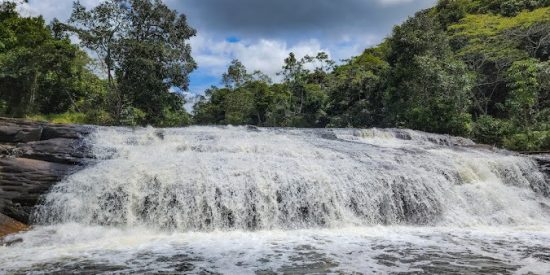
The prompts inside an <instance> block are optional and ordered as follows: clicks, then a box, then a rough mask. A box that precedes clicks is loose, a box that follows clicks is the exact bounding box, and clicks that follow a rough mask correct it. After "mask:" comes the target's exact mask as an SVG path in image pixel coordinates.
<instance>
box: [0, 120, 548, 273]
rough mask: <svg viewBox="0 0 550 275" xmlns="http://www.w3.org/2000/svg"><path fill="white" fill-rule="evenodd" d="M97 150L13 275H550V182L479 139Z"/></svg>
mask: <svg viewBox="0 0 550 275" xmlns="http://www.w3.org/2000/svg"><path fill="white" fill-rule="evenodd" d="M88 142H89V143H90V144H91V145H92V146H91V148H92V149H91V150H92V151H93V154H94V155H95V156H96V158H97V159H98V162H97V163H95V164H93V165H90V166H89V167H87V168H86V169H84V170H82V171H80V172H78V173H76V174H74V175H72V176H70V177H68V178H67V179H65V180H64V181H62V182H61V183H59V184H58V185H56V186H55V187H54V188H53V189H52V190H51V191H50V192H49V194H47V195H46V196H45V197H44V198H43V203H42V205H41V206H40V207H38V208H37V209H36V211H35V214H34V220H35V222H36V223H37V224H38V226H36V227H35V228H34V229H33V230H32V231H30V232H26V233H22V234H19V235H15V236H11V237H10V238H13V239H15V238H21V239H22V240H23V241H22V242H21V243H17V244H14V245H13V246H10V247H0V253H1V254H2V255H7V256H6V257H3V258H2V259H0V273H1V271H2V270H4V271H33V270H35V271H36V270H50V271H55V270H58V271H59V270H61V271H63V270H65V271H66V270H73V269H75V268H82V267H87V269H92V270H94V269H95V270H96V272H98V273H101V272H106V273H110V272H146V271H154V270H160V271H166V272H177V271H178V270H179V271H180V272H191V273H199V272H201V271H209V272H210V271H211V272H221V273H227V272H230V271H231V272H230V273H232V272H244V273H248V272H250V273H254V272H260V271H270V272H279V273H285V272H287V273H292V272H320V273H326V272H365V273H369V272H373V271H379V272H388V271H392V272H397V271H403V272H405V271H411V270H412V271H414V270H416V271H423V272H436V273H441V272H458V271H460V270H470V271H471V272H490V273H491V272H492V273H498V272H501V273H508V272H516V273H522V272H529V271H530V272H534V273H544V272H542V270H545V268H547V269H546V270H550V247H549V245H548V244H549V243H550V231H549V229H550V198H549V195H550V182H549V179H548V178H545V176H544V175H543V174H542V173H541V172H540V171H539V170H538V167H537V165H536V164H535V163H534V162H533V161H532V160H530V159H528V158H525V157H521V156H518V155H515V154H512V153H509V152H506V151H493V150H489V149H484V148H481V147H479V146H476V145H475V144H474V143H473V142H472V141H470V140H467V139H463V138H455V137H448V136H442V135H433V134H426V133H422V132H416V131H411V130H391V129H389V130H382V129H368V130H357V129H312V130H303V129H262V128H254V127H191V128H184V129H162V130H161V129H154V128H144V129H137V130H130V129H125V128H101V129H98V131H97V132H96V133H94V134H93V135H92V136H91V137H90V138H89V141H88ZM30 254H32V255H34V256H30ZM430 266H431V268H432V269H431V270H430ZM147 268H153V269H151V270H148V269H147ZM433 268H435V269H433Z"/></svg>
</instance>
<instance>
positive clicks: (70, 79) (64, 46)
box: [0, 2, 94, 117]
mask: <svg viewBox="0 0 550 275" xmlns="http://www.w3.org/2000/svg"><path fill="white" fill-rule="evenodd" d="M0 30H1V31H0V99H2V101H4V102H5V103H4V104H5V105H6V107H4V108H3V113H4V114H5V115H9V116H17V117H22V116H26V115H30V114H35V113H45V114H52V113H63V112H66V111H69V110H73V111H77V110H78V109H79V106H78V102H79V101H80V100H81V99H82V98H83V97H85V96H87V95H89V94H92V93H93V91H91V90H90V89H89V88H90V87H88V86H87V85H85V84H84V83H83V81H84V80H91V81H93V79H94V76H93V75H92V74H91V73H90V71H89V70H88V69H87V64H88V61H89V59H88V57H87V55H86V54H85V53H84V52H82V51H81V50H80V49H79V48H78V47H77V46H75V45H72V44H71V42H70V40H69V39H68V38H67V37H55V36H54V35H53V33H52V31H51V28H50V27H48V26H46V25H45V22H44V20H43V19H42V17H21V16H20V15H19V14H18V13H17V12H16V5H15V4H14V3H11V2H5V3H3V4H1V5H0Z"/></svg>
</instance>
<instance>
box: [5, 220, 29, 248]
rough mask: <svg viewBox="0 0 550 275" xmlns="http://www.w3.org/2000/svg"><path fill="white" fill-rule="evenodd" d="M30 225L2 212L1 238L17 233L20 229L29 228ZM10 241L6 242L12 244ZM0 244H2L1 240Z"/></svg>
mask: <svg viewBox="0 0 550 275" xmlns="http://www.w3.org/2000/svg"><path fill="white" fill-rule="evenodd" d="M28 228H29V227H28V226H27V225H26V224H23V223H20V222H18V221H16V220H14V219H12V218H10V217H8V216H6V215H4V214H2V213H0V239H2V238H3V237H4V236H7V235H9V234H13V233H17V232H20V231H24V230H27V229H28ZM10 243H12V242H9V243H6V245H8V246H9V245H10ZM0 244H2V242H1V240H0Z"/></svg>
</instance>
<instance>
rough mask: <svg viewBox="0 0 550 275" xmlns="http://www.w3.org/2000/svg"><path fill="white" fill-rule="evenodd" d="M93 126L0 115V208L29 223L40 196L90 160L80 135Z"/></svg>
mask: <svg viewBox="0 0 550 275" xmlns="http://www.w3.org/2000/svg"><path fill="white" fill-rule="evenodd" d="M93 130H94V127H93V126H82V125H64V124H52V123H45V122H34V121H26V120H22V119H11V118H1V117H0V212H1V213H3V215H5V216H8V217H11V218H13V219H15V220H18V221H21V222H24V223H30V214H31V212H32V210H33V208H34V206H35V205H36V204H37V203H38V202H39V199H40V197H41V196H42V195H43V194H45V193H46V192H47V191H48V190H49V189H50V188H51V187H52V186H53V185H55V184H56V183H57V182H59V181H60V180H62V179H63V178H64V177H66V176H68V175H70V174H71V173H73V172H75V171H78V170H79V169H81V168H83V167H84V166H85V165H86V164H87V163H88V162H89V161H90V159H91V158H92V156H90V155H89V150H88V148H87V146H86V144H85V143H84V141H83V138H84V137H85V136H87V135H88V134H90V133H91V132H92V131H93Z"/></svg>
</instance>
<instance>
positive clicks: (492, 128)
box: [473, 115, 512, 146]
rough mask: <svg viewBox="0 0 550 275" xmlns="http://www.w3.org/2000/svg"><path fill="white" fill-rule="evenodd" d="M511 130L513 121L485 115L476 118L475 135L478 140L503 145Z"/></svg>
mask: <svg viewBox="0 0 550 275" xmlns="http://www.w3.org/2000/svg"><path fill="white" fill-rule="evenodd" d="M511 132H512V124H511V122H509V121H507V120H502V119H498V118H494V117H491V116H487V115H484V116H481V117H479V118H478V119H477V120H476V122H475V126H474V135H473V136H474V138H475V140H476V141H477V142H481V143H485V144H490V145H495V146H502V145H503V137H507V136H508V135H509V134H510V133H511Z"/></svg>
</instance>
